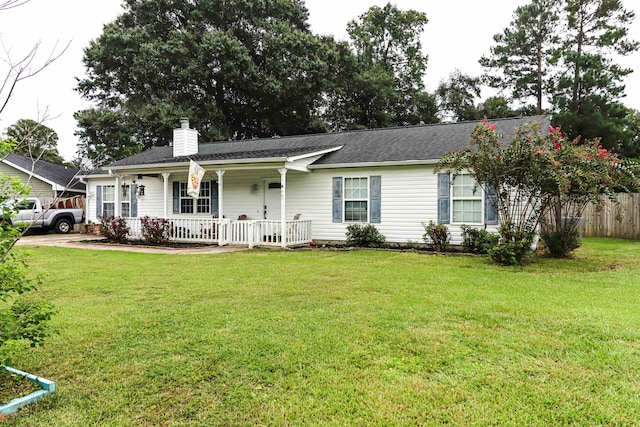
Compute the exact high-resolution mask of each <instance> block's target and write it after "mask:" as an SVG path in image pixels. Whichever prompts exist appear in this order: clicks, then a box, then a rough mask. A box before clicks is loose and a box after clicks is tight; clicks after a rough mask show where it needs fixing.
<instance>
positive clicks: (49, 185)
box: [0, 153, 85, 201]
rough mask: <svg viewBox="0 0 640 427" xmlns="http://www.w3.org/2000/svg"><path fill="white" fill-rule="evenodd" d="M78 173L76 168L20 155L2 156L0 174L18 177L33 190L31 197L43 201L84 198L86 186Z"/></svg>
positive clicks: (0, 156) (0, 157)
mask: <svg viewBox="0 0 640 427" xmlns="http://www.w3.org/2000/svg"><path fill="white" fill-rule="evenodd" d="M78 172H79V171H78V169H75V168H71V167H68V166H64V165H58V164H55V163H50V162H45V161H44V160H34V159H32V158H31V157H26V156H21V155H19V154H13V153H12V154H7V155H4V156H3V155H0V174H2V175H6V176H17V177H18V178H20V180H21V181H22V182H23V183H24V184H25V185H27V186H29V187H30V188H31V191H30V193H29V196H31V197H38V198H40V199H41V200H43V201H52V200H54V199H56V198H60V197H71V196H84V194H85V185H84V184H83V183H82V182H80V180H79V178H78Z"/></svg>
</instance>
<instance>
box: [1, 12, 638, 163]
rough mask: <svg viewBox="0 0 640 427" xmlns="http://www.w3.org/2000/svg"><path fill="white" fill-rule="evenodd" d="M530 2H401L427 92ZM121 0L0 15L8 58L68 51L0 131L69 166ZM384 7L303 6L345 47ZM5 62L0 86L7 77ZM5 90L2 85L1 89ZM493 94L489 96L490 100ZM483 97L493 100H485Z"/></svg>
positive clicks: (629, 99) (474, 59) (628, 101)
mask: <svg viewBox="0 0 640 427" xmlns="http://www.w3.org/2000/svg"><path fill="white" fill-rule="evenodd" d="M528 2H529V1H528V0H486V1H478V0H449V1H442V0H396V1H392V3H393V4H395V5H396V6H398V8H400V9H402V10H407V9H414V10H418V11H421V12H425V13H426V15H427V18H428V19H429V23H428V24H427V25H426V27H425V30H424V33H423V35H422V38H421V41H422V47H423V52H424V53H425V54H427V55H428V56H429V63H428V66H427V75H426V77H425V84H426V88H427V90H429V91H433V90H434V89H435V88H436V87H437V85H438V83H439V82H440V81H441V80H445V79H446V78H447V77H448V76H449V74H450V73H451V72H453V71H454V70H455V69H459V70H460V71H462V72H463V73H465V74H469V75H473V76H478V75H480V74H481V73H482V68H481V67H480V65H479V64H478V59H479V58H480V57H481V56H482V55H483V54H485V55H486V54H488V53H489V48H490V47H491V46H493V39H492V37H493V35H494V34H496V33H499V32H501V31H502V30H503V29H504V28H505V27H507V26H508V25H509V23H510V22H511V20H512V17H513V11H514V10H515V9H516V7H518V6H521V5H524V4H527V3H528ZM122 3H123V2H122V1H121V0H56V1H52V0H31V1H29V2H28V3H26V4H24V5H22V6H19V7H16V8H13V9H9V10H2V11H0V35H1V37H2V43H3V45H4V46H0V48H2V49H3V51H4V52H3V53H4V54H3V55H1V56H0V57H1V58H3V59H6V58H7V57H8V55H9V56H10V57H11V58H13V59H14V60H15V59H17V58H19V57H20V56H21V55H24V54H26V52H28V51H29V50H30V49H31V48H32V47H33V46H34V45H35V44H36V43H38V42H39V41H40V42H41V45H40V48H39V54H38V58H39V59H40V60H41V61H44V60H45V59H46V57H47V56H48V54H49V53H50V52H51V51H56V52H60V50H61V49H62V48H63V47H64V46H66V45H67V44H69V46H68V47H67V49H66V51H65V52H64V54H63V55H62V56H61V57H60V58H59V59H58V60H56V61H55V62H53V63H52V64H51V65H49V66H48V67H47V68H45V69H44V70H43V71H42V72H40V73H39V74H38V75H36V76H34V77H32V78H30V79H27V80H24V81H22V82H20V83H19V84H18V86H17V87H16V90H15V91H14V93H13V95H12V97H11V99H10V101H9V104H8V105H7V107H6V108H5V110H4V111H3V112H2V114H1V115H0V132H4V130H5V129H6V128H7V127H9V126H10V125H12V124H13V123H15V122H16V121H17V120H19V119H32V120H37V121H40V120H42V119H45V121H44V123H45V124H46V125H47V126H49V127H50V128H52V129H53V130H55V131H56V132H57V134H58V137H59V141H58V150H59V152H60V154H61V155H62V156H63V157H64V158H66V159H67V160H71V159H72V158H74V157H75V154H76V144H77V143H78V139H77V137H76V136H74V132H75V131H76V122H75V120H74V119H73V113H74V112H76V111H79V110H82V109H86V108H89V107H91V104H89V103H88V102H87V101H84V100H83V99H82V98H81V97H80V95H79V94H78V93H77V92H75V90H74V88H75V87H76V85H77V80H76V79H77V78H83V77H84V76H85V71H86V70H85V68H84V65H83V63H82V56H83V51H84V48H85V47H87V46H88V45H89V42H90V41H91V40H94V39H96V38H97V37H98V36H100V34H101V33H102V30H103V26H104V25H105V24H107V23H109V22H111V21H113V20H114V19H115V18H116V17H117V16H118V15H119V14H121V13H122V12H123V9H122ZM386 3H387V1H372V0H306V5H307V9H308V10H309V24H310V26H311V30H312V31H313V32H314V33H315V34H320V35H326V34H333V35H334V36H335V38H336V39H338V40H347V38H348V37H347V33H346V26H347V23H348V22H349V21H351V20H352V19H356V18H357V17H358V16H360V15H362V14H363V13H365V12H366V11H367V10H368V9H369V8H370V7H371V6H374V5H377V6H381V7H382V6H384V5H385V4H386ZM623 4H624V5H625V7H626V8H627V9H630V10H634V11H635V12H636V20H635V22H634V23H633V25H632V26H631V27H630V31H631V36H632V38H634V39H635V40H640V16H638V15H640V2H638V1H637V0H623ZM620 63H621V64H622V65H623V66H625V67H630V68H633V69H635V70H637V71H636V72H635V73H632V74H631V75H630V76H628V77H627V79H626V81H625V83H626V94H627V96H626V98H624V99H622V102H623V103H624V104H625V105H626V106H628V107H631V108H635V109H638V110H640V52H636V53H635V54H634V55H632V56H628V57H625V58H622V59H621V60H620ZM6 70H7V68H6V65H5V64H1V63H0V76H1V77H0V79H3V78H4V76H5V75H6ZM0 85H1V83H0ZM489 95H490V94H489ZM483 96H488V94H486V93H484V94H483Z"/></svg>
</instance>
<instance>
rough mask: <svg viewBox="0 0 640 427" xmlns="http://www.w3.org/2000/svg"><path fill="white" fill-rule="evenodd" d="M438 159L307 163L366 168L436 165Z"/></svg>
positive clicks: (317, 166)
mask: <svg viewBox="0 0 640 427" xmlns="http://www.w3.org/2000/svg"><path fill="white" fill-rule="evenodd" d="M439 161H440V159H426V160H389V161H385V162H356V163H331V164H320V165H315V164H314V165H309V166H308V167H309V169H344V168H366V167H389V166H420V165H424V166H428V165H436V164H438V162H439Z"/></svg>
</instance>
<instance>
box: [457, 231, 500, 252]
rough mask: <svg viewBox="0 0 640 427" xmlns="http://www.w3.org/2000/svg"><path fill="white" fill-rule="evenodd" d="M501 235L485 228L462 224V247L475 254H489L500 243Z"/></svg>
mask: <svg viewBox="0 0 640 427" xmlns="http://www.w3.org/2000/svg"><path fill="white" fill-rule="evenodd" d="M499 238H500V236H499V235H498V234H497V233H490V232H488V231H487V229H486V227H485V228H483V229H478V228H473V227H469V226H467V225H462V249H463V250H464V251H465V252H471V253H473V254H488V253H489V252H490V251H491V250H492V249H493V248H494V246H496V245H497V244H498V240H499Z"/></svg>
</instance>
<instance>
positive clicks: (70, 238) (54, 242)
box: [17, 233, 247, 254]
mask: <svg viewBox="0 0 640 427" xmlns="http://www.w3.org/2000/svg"><path fill="white" fill-rule="evenodd" d="M101 239H102V237H101V236H94V235H91V234H78V233H71V234H45V235H33V236H24V237H22V238H21V239H20V240H19V241H18V243H17V246H58V247H63V248H76V249H91V250H106V251H127V252H144V253H152V254H221V253H228V252H236V251H241V250H244V249H247V247H246V246H213V245H212V246H201V247H193V248H162V247H158V246H144V245H119V244H115V243H114V244H105V243H97V242H94V243H92V241H95V240H101Z"/></svg>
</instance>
